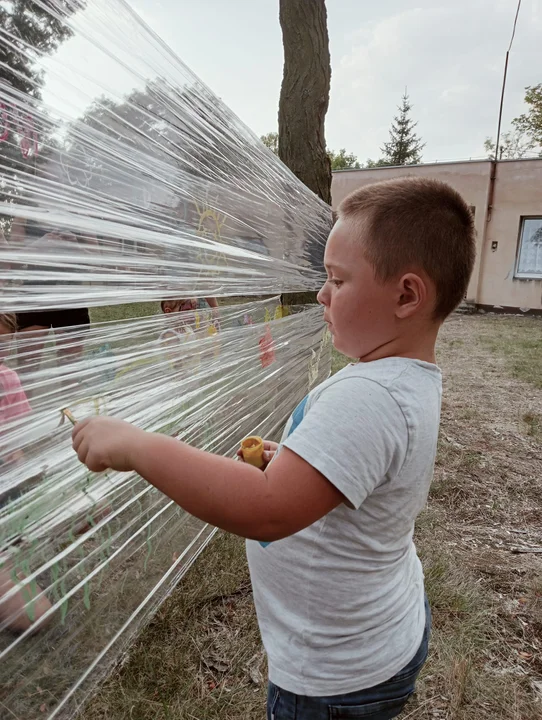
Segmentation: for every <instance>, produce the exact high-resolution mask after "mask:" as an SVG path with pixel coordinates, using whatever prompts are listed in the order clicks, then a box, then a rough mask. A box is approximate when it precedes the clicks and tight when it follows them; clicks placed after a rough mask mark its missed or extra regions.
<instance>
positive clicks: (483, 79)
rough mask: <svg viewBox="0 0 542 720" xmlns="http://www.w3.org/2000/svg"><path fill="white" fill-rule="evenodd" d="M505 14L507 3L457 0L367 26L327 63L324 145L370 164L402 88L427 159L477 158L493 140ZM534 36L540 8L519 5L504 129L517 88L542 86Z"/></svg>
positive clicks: (540, 26)
mask: <svg viewBox="0 0 542 720" xmlns="http://www.w3.org/2000/svg"><path fill="white" fill-rule="evenodd" d="M393 5H395V6H396V7H398V6H399V3H393ZM400 5H401V7H403V8H404V5H405V3H401V4H400ZM389 6H390V3H387V5H385V7H386V9H387V10H389V9H390V8H389ZM514 12H515V3H513V2H505V0H501V1H500V2H496V3H490V2H487V1H486V0H478V1H477V2H472V0H456V2H455V3H454V5H451V4H449V3H446V4H443V3H441V4H440V5H434V4H429V3H426V4H425V6H423V4H422V3H416V6H415V7H410V8H407V9H403V10H401V11H399V12H396V13H394V14H391V15H387V16H382V17H380V18H377V19H373V21H372V22H371V23H368V24H367V25H366V26H365V27H363V28H362V29H361V30H360V31H359V32H358V33H357V34H356V35H354V39H353V44H352V46H351V47H350V48H349V49H348V50H347V51H346V52H344V53H343V54H342V56H341V57H339V58H335V62H334V75H333V86H332V102H331V106H330V112H329V115H328V123H327V128H328V142H329V145H330V146H332V147H338V146H339V145H340V146H342V147H344V146H346V147H347V148H348V149H349V150H353V151H354V152H356V153H357V154H358V155H359V156H360V158H361V159H365V158H366V157H367V156H371V157H373V158H374V157H377V156H378V155H379V147H380V146H381V144H382V142H383V141H385V140H386V139H387V134H388V128H389V125H390V122H391V119H392V116H393V115H394V114H395V110H396V106H397V104H398V103H399V102H400V97H401V95H402V92H403V90H404V88H405V86H408V92H409V94H410V97H411V101H412V103H413V104H414V110H413V113H412V114H413V118H415V119H417V120H418V121H419V125H418V131H419V134H420V135H421V136H422V138H423V139H424V141H425V142H426V143H427V146H426V148H425V151H424V158H425V159H426V160H428V161H429V160H435V159H440V160H443V159H460V158H465V157H471V156H476V155H481V154H483V140H484V138H485V137H486V136H487V135H492V134H493V135H494V134H495V128H496V123H497V112H498V106H499V99H500V87H501V82H502V72H503V63H504V53H505V51H506V48H507V46H508V42H509V39H510V34H511V30H512V21H513V17H514ZM540 37H542V21H541V15H540V8H539V3H538V1H537V0H531V1H530V2H524V5H523V9H522V15H521V16H520V22H519V25H518V32H517V35H516V40H515V45H514V50H513V52H512V55H511V60H510V71H509V81H508V91H507V96H506V106H505V115H504V117H505V124H506V123H509V121H510V120H511V119H512V118H513V117H514V116H516V115H517V114H519V113H520V112H521V111H522V103H523V96H524V86H525V85H528V84H533V83H536V82H540V81H542V75H541V71H540V68H541V67H542V62H541V61H542V43H540Z"/></svg>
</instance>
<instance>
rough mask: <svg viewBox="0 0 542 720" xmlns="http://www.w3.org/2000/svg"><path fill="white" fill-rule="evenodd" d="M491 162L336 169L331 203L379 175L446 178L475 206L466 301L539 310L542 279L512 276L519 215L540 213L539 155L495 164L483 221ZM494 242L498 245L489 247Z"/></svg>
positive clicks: (541, 179)
mask: <svg viewBox="0 0 542 720" xmlns="http://www.w3.org/2000/svg"><path fill="white" fill-rule="evenodd" d="M491 167H492V164H491V162H490V161H489V160H482V161H469V162H457V163H436V164H427V165H415V166H410V167H392V168H372V169H369V170H343V171H339V172H335V173H333V182H332V186H331V192H332V197H333V207H334V208H336V207H337V206H338V205H339V203H340V202H341V200H343V199H344V198H345V197H346V196H347V195H348V194H349V193H350V192H352V191H353V190H355V189H356V188H358V187H361V186H363V185H368V184H369V183H373V182H377V181H379V180H387V179H390V178H393V177H405V176H408V175H415V176H417V177H431V178H436V179H438V180H443V181H445V182H448V183H449V184H450V185H452V187H454V188H456V190H458V191H459V192H460V193H461V194H462V195H463V197H464V198H465V200H466V201H467V202H468V203H469V205H471V206H473V208H474V210H475V224H476V232H477V243H476V250H477V252H476V264H475V267H474V272H473V274H472V279H471V282H470V284H469V288H468V292H467V301H468V302H471V303H476V304H478V305H488V306H495V305H498V306H502V307H505V308H506V307H512V308H522V309H527V308H528V309H530V310H542V279H541V280H520V279H519V278H515V277H514V271H515V262H516V255H517V250H518V242H519V231H520V223H521V217H522V216H525V215H539V216H542V160H517V161H504V162H500V163H498V166H497V179H496V183H495V193H494V198H493V212H492V216H491V220H490V222H487V217H488V214H487V208H488V203H489V190H490V184H491V183H490V178H491ZM493 242H496V243H497V248H496V249H492V243H493ZM493 247H494V246H493Z"/></svg>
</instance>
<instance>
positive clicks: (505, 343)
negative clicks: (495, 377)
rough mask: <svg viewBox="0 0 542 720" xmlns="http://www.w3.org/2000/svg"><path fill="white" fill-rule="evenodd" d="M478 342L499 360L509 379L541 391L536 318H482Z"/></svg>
mask: <svg viewBox="0 0 542 720" xmlns="http://www.w3.org/2000/svg"><path fill="white" fill-rule="evenodd" d="M484 320H486V323H485V324H484V331H483V332H482V334H481V336H480V341H481V342H482V343H483V344H485V345H486V346H487V347H488V348H490V349H491V351H492V352H493V353H495V354H496V355H498V356H500V357H502V358H503V359H504V361H505V363H506V366H507V371H508V372H509V373H510V374H511V376H512V377H514V378H516V379H518V380H522V381H524V382H528V383H530V384H531V385H533V386H534V387H535V388H537V389H539V390H540V389H542V323H541V322H540V320H539V319H538V318H530V317H525V318H521V319H520V318H503V317H493V318H487V319H486V318H484Z"/></svg>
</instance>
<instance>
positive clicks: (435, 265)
mask: <svg viewBox="0 0 542 720" xmlns="http://www.w3.org/2000/svg"><path fill="white" fill-rule="evenodd" d="M338 215H339V218H340V219H345V220H353V221H354V222H355V221H358V220H359V221H360V222H364V223H368V224H367V225H365V227H367V233H366V235H365V236H364V250H365V254H366V258H367V260H368V261H369V262H370V263H371V264H372V265H373V266H374V269H375V274H376V277H377V278H378V279H379V280H381V281H382V282H387V281H388V280H392V279H393V278H395V277H397V276H398V275H400V274H401V273H402V272H403V271H404V270H405V269H406V268H407V267H419V268H421V269H422V270H423V271H424V272H425V273H427V275H428V277H429V278H430V279H431V280H432V281H433V283H434V284H435V290H436V295H437V298H436V305H435V310H434V317H435V319H439V320H444V319H445V318H446V317H447V316H448V315H449V314H450V313H452V312H453V311H454V310H455V309H456V307H457V306H458V305H459V304H460V303H461V301H462V300H463V298H464V296H465V294H466V292H467V287H468V284H469V280H470V276H471V274H472V269H473V267H474V259H475V255H476V232H475V229H474V217H473V215H472V212H471V210H470V208H469V206H468V205H467V203H466V202H465V200H464V199H463V198H462V197H461V195H460V194H459V193H458V192H457V190H454V188H453V187H451V186H450V185H448V184H447V183H444V182H441V181H440V180H433V179H430V178H418V177H406V178H396V179H394V180H386V181H384V182H379V183H374V184H372V185H366V186H365V187H361V188H359V189H358V190H355V191H354V192H353V193H351V194H350V195H348V197H346V198H345V199H344V200H343V201H342V203H341V204H340V205H339V208H338Z"/></svg>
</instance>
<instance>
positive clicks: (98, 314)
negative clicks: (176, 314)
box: [90, 302, 160, 323]
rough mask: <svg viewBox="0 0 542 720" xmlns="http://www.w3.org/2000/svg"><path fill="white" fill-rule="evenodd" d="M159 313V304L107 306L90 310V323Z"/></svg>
mask: <svg viewBox="0 0 542 720" xmlns="http://www.w3.org/2000/svg"><path fill="white" fill-rule="evenodd" d="M158 312H160V303H157V302H148V303H127V304H125V305H107V306H106V307H96V308H91V309H90V319H91V322H93V323H97V322H112V321H118V320H126V319H128V318H137V317H146V316H148V315H156V313H158Z"/></svg>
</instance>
